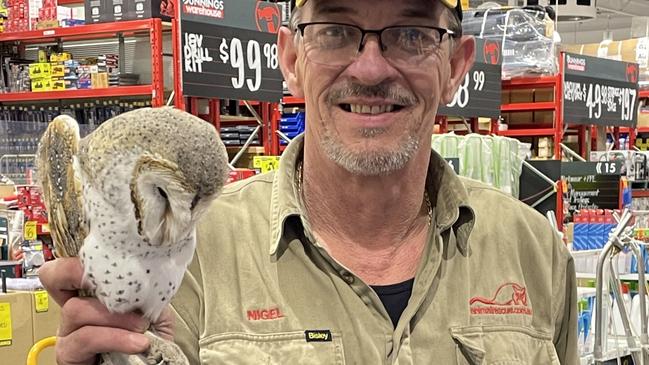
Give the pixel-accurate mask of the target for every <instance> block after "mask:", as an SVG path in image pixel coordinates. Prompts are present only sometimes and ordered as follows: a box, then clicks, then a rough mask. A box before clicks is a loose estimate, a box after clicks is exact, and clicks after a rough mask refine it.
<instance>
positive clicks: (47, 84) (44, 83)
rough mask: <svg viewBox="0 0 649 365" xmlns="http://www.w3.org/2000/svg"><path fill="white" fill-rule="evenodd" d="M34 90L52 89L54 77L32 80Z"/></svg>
mask: <svg viewBox="0 0 649 365" xmlns="http://www.w3.org/2000/svg"><path fill="white" fill-rule="evenodd" d="M32 91H33V92H45V91H52V79H51V78H50V77H47V78H42V79H33V80H32Z"/></svg>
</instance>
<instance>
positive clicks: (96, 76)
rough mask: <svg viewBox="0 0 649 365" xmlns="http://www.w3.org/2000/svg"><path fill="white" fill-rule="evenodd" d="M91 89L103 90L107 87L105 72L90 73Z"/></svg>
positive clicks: (106, 74)
mask: <svg viewBox="0 0 649 365" xmlns="http://www.w3.org/2000/svg"><path fill="white" fill-rule="evenodd" d="M91 75H92V78H91V79H92V81H91V85H92V86H91V88H93V89H105V88H107V87H108V73H106V72H97V73H92V74H91Z"/></svg>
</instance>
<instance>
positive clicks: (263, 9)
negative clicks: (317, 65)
mask: <svg viewBox="0 0 649 365" xmlns="http://www.w3.org/2000/svg"><path fill="white" fill-rule="evenodd" d="M280 24H281V12H280V10H279V7H278V6H277V4H274V3H268V2H261V1H260V2H257V1H255V0H236V1H235V0H230V1H228V0H218V1H216V0H215V1H212V2H205V1H197V0H184V1H183V7H182V12H181V44H182V49H183V64H182V71H183V72H182V78H183V92H184V93H185V94H186V95H189V96H196V97H205V98H230V99H247V100H260V101H279V100H280V99H281V97H282V81H283V77H282V74H281V72H280V70H279V59H278V52H277V43H276V42H277V31H278V30H279V27H280Z"/></svg>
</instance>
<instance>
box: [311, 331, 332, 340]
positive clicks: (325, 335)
mask: <svg viewBox="0 0 649 365" xmlns="http://www.w3.org/2000/svg"><path fill="white" fill-rule="evenodd" d="M304 336H305V338H306V342H331V341H332V338H331V331H329V330H307V331H304Z"/></svg>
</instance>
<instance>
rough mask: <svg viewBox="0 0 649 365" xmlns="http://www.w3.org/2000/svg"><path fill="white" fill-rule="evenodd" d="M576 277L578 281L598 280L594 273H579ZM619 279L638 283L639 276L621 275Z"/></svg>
mask: <svg viewBox="0 0 649 365" xmlns="http://www.w3.org/2000/svg"><path fill="white" fill-rule="evenodd" d="M576 275H577V279H584V280H595V278H596V275H595V274H594V273H583V272H578V273H577V274H576ZM619 278H620V280H622V281H638V274H620V276H619ZM645 279H646V280H647V281H649V274H647V275H646V277H645Z"/></svg>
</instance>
